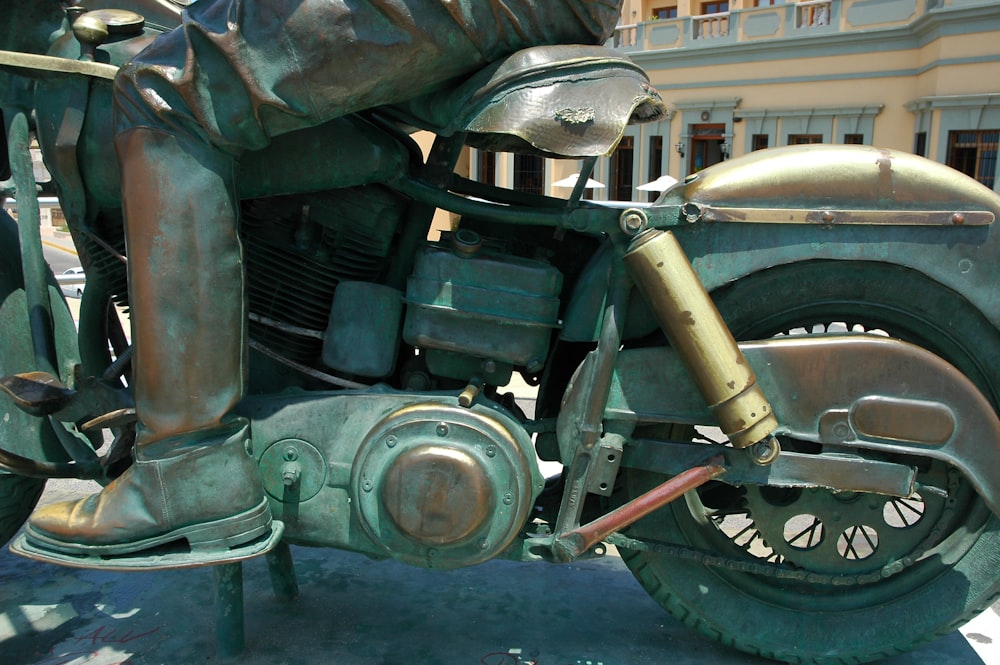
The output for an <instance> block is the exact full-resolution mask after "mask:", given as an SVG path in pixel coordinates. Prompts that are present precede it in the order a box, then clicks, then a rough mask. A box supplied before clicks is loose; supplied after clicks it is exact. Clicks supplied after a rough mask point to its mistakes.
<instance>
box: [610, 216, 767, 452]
mask: <svg viewBox="0 0 1000 665" xmlns="http://www.w3.org/2000/svg"><path fill="white" fill-rule="evenodd" d="M625 263H626V265H627V266H628V268H629V270H630V272H631V273H632V276H633V278H634V279H635V280H636V283H637V284H638V285H639V288H640V289H641V290H642V292H643V294H644V295H645V296H646V298H647V300H648V301H649V303H650V307H651V308H652V310H653V312H654V313H655V315H656V318H657V320H658V321H659V323H660V326H661V327H662V328H663V331H664V332H665V333H666V335H667V338H668V339H669V340H670V343H671V345H672V346H673V347H674V348H676V349H677V352H678V354H679V355H680V357H681V358H682V359H683V360H684V363H685V365H686V366H687V368H688V370H689V371H690V372H691V375H692V377H693V378H694V381H695V384H696V385H697V386H698V390H699V391H700V393H701V394H702V396H703V397H704V398H705V401H706V402H707V403H708V405H709V406H710V407H711V408H712V412H713V413H714V414H715V417H716V419H717V421H718V423H719V425H720V426H721V427H722V430H723V431H724V432H725V433H726V435H727V436H728V437H729V438H730V440H731V441H732V442H733V445H735V446H737V447H739V448H744V447H747V446H749V445H751V444H754V443H756V442H757V441H760V440H762V439H764V438H765V437H766V436H767V435H768V434H770V433H771V432H772V431H773V430H774V429H775V428H776V427H777V426H778V422H777V420H775V419H774V415H773V414H772V412H771V411H772V410H771V405H770V404H769V403H768V400H767V398H766V397H765V395H764V393H763V391H761V389H760V387H759V386H757V385H756V377H755V376H754V372H753V369H752V368H751V367H750V365H749V364H748V363H747V362H746V359H745V358H744V357H743V353H742V351H740V348H739V346H738V345H737V344H736V340H735V339H733V336H732V333H730V332H729V328H728V327H726V324H725V322H724V321H723V320H722V317H721V316H720V315H719V312H718V310H717V309H716V308H715V305H714V304H713V303H712V299H711V298H710V297H709V295H708V292H707V291H705V288H704V287H703V286H702V285H701V282H700V281H699V280H698V277H697V275H696V274H695V272H694V270H693V268H692V267H691V263H690V262H689V261H688V259H687V257H686V256H685V255H684V251H683V249H681V246H680V244H679V243H678V242H677V239H676V238H675V237H674V235H673V234H672V233H670V232H663V231H657V230H653V231H647V232H644V233H642V234H640V235H639V236H637V238H636V239H635V240H634V241H633V243H632V245H631V246H630V248H629V251H628V252H627V253H626V255H625Z"/></svg>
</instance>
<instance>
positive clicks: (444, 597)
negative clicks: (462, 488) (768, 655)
mask: <svg viewBox="0 0 1000 665" xmlns="http://www.w3.org/2000/svg"><path fill="white" fill-rule="evenodd" d="M54 485H55V487H53V488H52V490H50V491H49V492H47V495H46V500H50V499H58V498H63V497H64V496H67V495H77V494H80V493H82V492H87V491H89V488H88V487H86V486H83V485H81V484H80V483H76V484H65V483H54ZM293 557H294V559H295V561H296V570H297V574H298V579H299V584H300V596H299V598H298V599H297V600H295V601H291V602H280V601H278V600H276V599H275V598H274V596H273V594H272V593H271V586H270V581H269V577H268V574H267V569H266V566H265V565H264V562H263V561H262V560H254V561H250V562H248V563H247V564H245V566H244V569H245V572H244V577H245V597H246V624H245V625H246V642H247V651H246V652H245V654H244V656H243V657H242V658H240V659H239V660H238V662H239V663H241V665H242V664H245V665H279V664H287V665H319V664H323V665H326V664H329V663H337V664H338V665H376V664H379V665H410V664H415V665H438V664H440V665H528V664H533V665H654V664H655V665H659V664H661V663H664V662H669V663H672V664H673V665H754V664H757V663H759V664H761V665H763V664H765V663H767V662H769V661H765V660H762V659H756V658H750V657H746V656H743V655H741V654H739V653H737V652H733V651H730V650H728V649H726V648H725V647H722V646H720V645H717V644H715V643H713V642H709V641H707V640H705V639H703V638H701V637H700V636H699V635H697V634H696V633H694V632H692V631H690V630H688V629H686V628H685V627H684V626H682V625H681V624H680V623H678V622H677V621H674V620H673V619H671V618H670V617H669V616H668V615H667V614H666V613H665V612H663V610H662V609H660V607H659V606H657V605H656V604H655V603H654V602H653V601H652V600H650V599H649V598H648V597H647V596H646V594H645V593H644V592H643V591H642V590H641V589H640V588H639V586H638V584H637V583H636V582H635V581H634V580H633V578H632V576H631V574H630V573H628V571H627V570H626V569H625V567H624V565H623V564H622V562H621V560H620V559H618V558H617V557H616V556H614V555H611V556H608V557H606V558H604V559H602V560H595V561H588V562H583V563H578V564H573V565H566V566H553V565H544V564H522V563H512V562H507V561H494V562H490V563H487V564H484V565H482V566H478V567H475V568H469V569H464V570H458V571H450V572H437V571H426V570H419V569H415V568H411V567H408V566H405V565H403V564H397V563H394V562H375V561H371V560H369V559H367V558H365V557H362V556H359V555H353V554H348V553H343V552H335V551H329V550H318V549H307V548H293ZM213 599H214V596H213V575H212V572H211V571H210V570H208V569H194V570H187V571H167V572H150V573H108V572H96V571H80V570H70V569H63V568H58V567H54V566H49V565H45V564H39V563H35V562H33V561H28V560H25V559H21V558H20V557H16V556H14V555H12V554H10V553H9V552H6V551H5V552H3V553H2V554H0V608H2V611H0V662H2V663H4V664H5V665H22V664H23V665H29V664H35V665H85V664H86V665H115V664H124V663H130V664H133V665H153V664H171V665H196V664H208V663H214V662H218V660H217V659H216V658H215V656H214V653H215V642H214V625H215V623H214V622H215V619H214V616H215V614H214V612H215V610H214V606H213ZM905 620H906V619H905V617H900V621H905ZM981 624H982V625H978V624H976V623H975V622H974V623H973V624H969V625H968V626H966V627H965V628H964V629H963V630H962V631H960V632H956V633H953V634H951V635H949V636H948V637H946V638H944V639H943V640H939V641H938V642H936V643H934V644H932V645H930V646H927V647H925V648H923V649H921V650H919V651H916V652H914V653H911V654H907V655H904V656H899V657H895V658H891V659H888V660H885V661H882V665H994V664H996V663H1000V651H998V650H997V648H996V645H995V644H992V643H990V641H991V640H992V639H996V638H997V637H998V636H1000V630H997V625H998V624H1000V617H998V616H997V614H996V613H995V612H994V611H992V610H991V611H990V612H988V613H987V615H985V617H984V619H983V620H982V621H981ZM844 637H845V639H850V636H847V635H845V636H844ZM976 648H979V649H981V650H982V651H981V652H980V653H977V651H976Z"/></svg>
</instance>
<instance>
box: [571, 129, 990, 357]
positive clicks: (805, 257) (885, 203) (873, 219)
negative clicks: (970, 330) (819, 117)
mask: <svg viewBox="0 0 1000 665" xmlns="http://www.w3.org/2000/svg"><path fill="white" fill-rule="evenodd" d="M645 213H646V214H647V215H648V218H649V222H650V225H652V226H655V227H658V228H670V229H671V230H672V231H673V232H674V234H675V235H676V236H677V239H678V241H679V242H680V243H681V246H682V247H683V248H684V251H685V253H686V254H687V256H688V258H689V259H690V260H691V263H692V265H693V266H694V269H695V272H696V273H697V274H698V277H699V278H700V279H701V282H702V284H703V285H704V286H705V288H706V289H708V290H709V291H712V290H714V289H717V288H719V287H721V286H724V285H726V284H728V283H730V282H733V281H736V280H738V279H740V278H742V277H746V276H748V275H750V274H752V273H755V272H758V271H761V270H764V269H767V268H770V267H774V266H777V265H782V264H788V263H797V262H800V261H812V260H839V261H869V262H881V263H890V264H895V265H899V266H904V267H907V268H910V269H913V270H915V271H918V272H920V273H922V274H924V275H926V276H927V277H929V278H931V279H933V280H935V281H937V282H938V283H940V284H942V285H944V286H947V287H949V288H951V289H952V290H954V291H956V292H958V293H960V294H962V296H963V297H965V298H966V299H967V300H968V301H969V302H971V303H972V304H973V305H974V306H975V307H976V308H977V309H979V310H980V311H981V312H982V313H983V314H984V315H985V316H986V317H987V318H988V319H989V320H990V321H991V322H992V323H993V324H994V325H996V326H997V327H998V328H1000V289H997V288H996V284H998V283H1000V238H998V233H1000V232H998V230H997V224H996V223H995V220H996V219H997V217H998V216H1000V195H998V194H997V193H996V192H993V191H992V190H990V189H988V188H986V187H984V186H983V185H981V184H979V183H978V182H976V181H975V180H973V179H971V178H969V177H967V176H965V175H963V174H961V173H959V172H958V171H955V170H953V169H951V168H948V167H946V166H944V165H942V164H938V163H936V162H932V161H929V160H926V159H923V158H921V157H917V156H915V155H908V154H905V153H897V152H893V151H888V150H881V149H878V148H872V147H867V146H794V147H789V148H778V149H774V150H762V151H758V152H756V153H752V154H750V155H747V156H745V157H741V158H738V159H733V160H730V161H727V162H722V163H721V164H717V165H715V166H713V167H710V168H708V169H705V170H704V171H702V172H700V173H698V174H697V175H696V176H693V177H689V178H688V179H687V180H686V181H685V182H683V183H679V184H677V185H675V186H674V187H672V188H671V189H669V190H667V191H666V192H664V194H663V196H661V197H660V199H658V200H657V202H656V203H655V204H654V205H653V206H652V207H650V208H646V209H645ZM613 260H617V259H616V258H615V257H614V253H613V252H610V251H608V252H601V253H598V254H597V255H595V257H594V258H593V260H592V265H591V266H589V267H588V269H587V270H586V271H585V273H584V275H597V276H599V275H602V274H605V273H607V271H608V270H609V269H610V268H609V266H610V262H611V261H613ZM605 284H606V282H602V280H600V279H596V278H595V279H591V280H581V282H580V284H579V285H578V286H577V288H576V290H575V291H574V294H573V296H572V297H571V300H570V302H569V304H568V307H567V310H566V311H567V315H566V316H565V318H564V329H563V337H564V338H565V339H569V340H573V341H595V340H596V339H597V337H596V333H595V331H596V330H598V329H599V321H600V316H601V312H602V310H601V307H600V305H601V303H602V302H603V300H602V299H601V298H599V297H595V296H594V294H593V293H592V291H593V290H594V289H603V288H605ZM633 302H638V301H637V300H636V299H633ZM637 307H638V308H639V309H642V308H643V307H644V305H642V304H638V305H637ZM630 320H632V321H636V322H643V323H641V324H640V323H637V324H636V325H635V326H632V327H630V328H627V329H626V334H627V335H628V336H631V337H635V336H641V335H643V334H646V333H648V332H651V331H652V330H655V323H654V322H653V319H652V317H651V316H641V315H635V313H630Z"/></svg>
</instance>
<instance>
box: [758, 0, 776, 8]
mask: <svg viewBox="0 0 1000 665" xmlns="http://www.w3.org/2000/svg"><path fill="white" fill-rule="evenodd" d="M774 2H775V0H753V6H754V7H773V6H774Z"/></svg>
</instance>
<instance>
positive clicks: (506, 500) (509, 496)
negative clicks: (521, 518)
mask: <svg viewBox="0 0 1000 665" xmlns="http://www.w3.org/2000/svg"><path fill="white" fill-rule="evenodd" d="M503 502H504V504H506V505H508V506H509V505H510V504H512V503H514V495H513V494H511V493H510V492H507V493H506V494H504V495H503Z"/></svg>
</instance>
